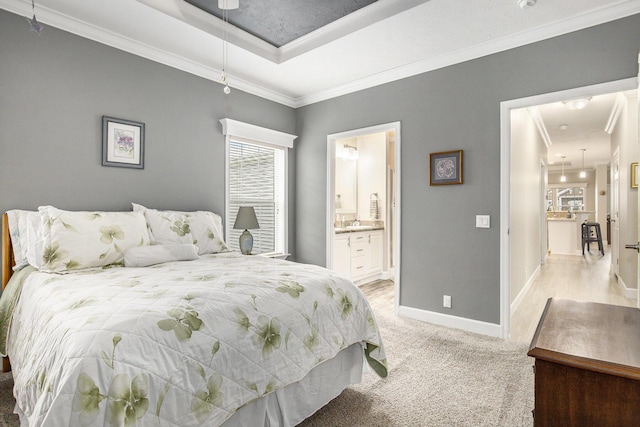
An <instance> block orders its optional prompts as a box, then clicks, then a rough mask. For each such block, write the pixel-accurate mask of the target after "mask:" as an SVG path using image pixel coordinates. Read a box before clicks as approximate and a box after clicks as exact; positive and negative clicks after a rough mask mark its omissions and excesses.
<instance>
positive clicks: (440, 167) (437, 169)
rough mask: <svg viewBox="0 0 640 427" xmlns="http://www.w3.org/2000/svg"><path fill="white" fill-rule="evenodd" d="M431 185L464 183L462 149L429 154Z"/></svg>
mask: <svg viewBox="0 0 640 427" xmlns="http://www.w3.org/2000/svg"><path fill="white" fill-rule="evenodd" d="M429 169H430V171H429V185H452V184H462V150H455V151H443V152H441V153H430V154H429Z"/></svg>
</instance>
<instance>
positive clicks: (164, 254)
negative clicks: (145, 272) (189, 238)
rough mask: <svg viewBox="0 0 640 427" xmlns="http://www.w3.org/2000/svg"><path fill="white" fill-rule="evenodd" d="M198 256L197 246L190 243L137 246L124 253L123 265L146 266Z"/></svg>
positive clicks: (187, 259)
mask: <svg viewBox="0 0 640 427" xmlns="http://www.w3.org/2000/svg"><path fill="white" fill-rule="evenodd" d="M198 257H199V255H198V247H197V246H196V245H191V244H176V245H153V246H137V247H133V248H130V249H129V250H127V251H126V252H125V253H124V265H125V267H146V266H149V265H154V264H160V263H163V262H169V261H189V260H192V259H196V258H198Z"/></svg>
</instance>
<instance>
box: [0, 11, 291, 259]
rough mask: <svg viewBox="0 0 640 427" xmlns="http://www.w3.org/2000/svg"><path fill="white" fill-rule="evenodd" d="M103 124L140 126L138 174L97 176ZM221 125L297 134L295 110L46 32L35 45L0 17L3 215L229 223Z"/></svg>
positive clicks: (118, 171) (12, 21) (19, 25)
mask: <svg viewBox="0 0 640 427" xmlns="http://www.w3.org/2000/svg"><path fill="white" fill-rule="evenodd" d="M103 115H107V116H114V117H118V118H123V119H128V120H135V121H140V122H144V123H145V125H146V143H145V168H144V170H135V169H124V168H114V167H103V166H101V161H102V160H101V159H102V151H101V150H102V142H101V141H102V139H101V138H102V136H101V135H102V116H103ZM223 117H229V118H233V119H235V120H241V121H245V122H248V123H253V124H256V125H261V126H265V127H269V128H272V129H276V130H279V131H282V132H287V133H294V131H295V111H294V110H293V109H292V108H289V107H286V106H283V105H280V104H277V103H274V102H270V101H267V100H265V99H262V98H259V97H256V96H253V95H248V94H246V93H243V92H241V91H239V90H233V91H232V93H231V95H229V96H225V95H224V94H223V93H222V86H221V85H219V84H218V83H214V82H212V81H209V80H206V79H203V78H200V77H196V76H193V75H191V74H188V73H185V72H182V71H178V70H176V69H173V68H170V67H167V66H164V65H161V64H158V63H155V62H152V61H149V60H146V59H143V58H140V57H137V56H134V55H131V54H128V53H125V52H123V51H120V50H117V49H114V48H111V47H108V46H105V45H102V44H99V43H95V42H92V41H90V40H87V39H84V38H81V37H78V36H75V35H72V34H70V33H67V32H64V31H61V30H57V29H56V28H53V27H51V26H47V27H46V28H45V29H44V31H43V32H42V34H41V35H40V36H38V35H36V34H35V33H33V32H30V31H29V26H28V24H27V23H26V21H25V19H24V17H22V16H17V15H14V14H11V13H9V12H6V11H3V10H0V129H1V132H0V148H1V150H0V212H4V211H6V210H8V209H19V208H20V209H35V208H37V207H38V206H39V205H44V204H52V205H54V206H57V207H59V208H62V209H102V210H130V209H131V205H130V203H131V202H138V203H141V204H145V205H148V206H149V207H157V208H164V209H184V210H191V209H193V210H195V209H206V210H213V211H215V212H217V213H219V214H220V215H223V216H224V167H225V161H224V156H225V151H224V137H223V135H222V134H221V126H220V124H219V122H218V120H219V119H221V118H223ZM290 162H291V171H292V175H291V176H292V177H294V176H295V155H291V156H290ZM290 189H291V195H292V196H293V195H294V194H295V182H294V180H293V179H292V182H291V185H290ZM294 208H295V206H293V203H291V214H292V219H293V218H295V215H294V213H295V211H294ZM294 225H295V221H293V220H292V221H291V224H290V228H291V229H293V226H294ZM294 236H295V233H293V230H292V231H291V232H290V238H291V239H290V246H291V247H290V250H293V249H294V248H293V247H292V245H293V244H294V240H293V239H294Z"/></svg>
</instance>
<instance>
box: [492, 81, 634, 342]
mask: <svg viewBox="0 0 640 427" xmlns="http://www.w3.org/2000/svg"><path fill="white" fill-rule="evenodd" d="M637 87H638V79H637V78H636V77H632V78H628V79H624V80H616V81H613V82H607V83H600V84H596V85H592V86H584V87H579V88H573V89H568V90H563V91H558V92H552V93H546V94H542V95H534V96H530V97H526V98H520V99H513V100H509V101H503V102H501V103H500V329H501V332H500V336H501V337H502V338H505V339H506V338H508V337H509V330H510V323H511V299H510V286H511V283H510V270H511V259H510V251H511V244H510V240H509V226H510V223H509V221H510V217H511V208H510V203H511V195H510V192H511V184H510V179H511V110H513V109H517V108H529V107H532V106H535V105H541V104H549V103H552V102H559V101H562V100H564V99H571V98H579V97H581V96H596V95H603V94H607V93H613V92H624V91H627V90H631V89H635V88H637Z"/></svg>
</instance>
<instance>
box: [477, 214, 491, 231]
mask: <svg viewBox="0 0 640 427" xmlns="http://www.w3.org/2000/svg"><path fill="white" fill-rule="evenodd" d="M476 228H491V216H490V215H476Z"/></svg>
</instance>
